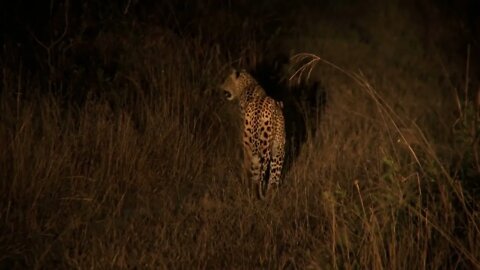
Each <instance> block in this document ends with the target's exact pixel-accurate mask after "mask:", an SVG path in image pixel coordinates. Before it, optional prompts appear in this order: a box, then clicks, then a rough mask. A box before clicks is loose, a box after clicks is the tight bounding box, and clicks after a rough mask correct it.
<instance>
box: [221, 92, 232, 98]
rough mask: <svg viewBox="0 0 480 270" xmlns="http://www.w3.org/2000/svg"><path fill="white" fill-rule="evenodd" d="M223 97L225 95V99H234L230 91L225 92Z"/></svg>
mask: <svg viewBox="0 0 480 270" xmlns="http://www.w3.org/2000/svg"><path fill="white" fill-rule="evenodd" d="M223 95H225V98H227V99H231V98H232V93H230V92H228V91H223Z"/></svg>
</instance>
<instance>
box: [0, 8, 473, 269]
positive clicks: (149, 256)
mask: <svg viewBox="0 0 480 270" xmlns="http://www.w3.org/2000/svg"><path fill="white" fill-rule="evenodd" d="M227 15H231V16H227ZM237 15H238V14H223V13H221V12H220V15H218V16H221V17H222V18H224V17H227V18H229V19H230V20H239V18H241V16H240V17H235V16H237ZM210 19H211V18H206V19H205V20H210ZM192 20H193V19H192ZM395 21H396V22H397V21H401V22H403V20H395ZM200 23H201V22H200ZM232 25H234V23H232V24H229V23H228V22H225V24H224V25H220V24H219V26H218V27H219V29H217V30H215V29H214V30H212V29H210V30H209V31H212V32H213V31H218V33H217V34H218V35H217V36H216V39H210V36H208V35H206V34H202V33H201V32H200V33H196V34H194V35H193V34H192V35H186V34H179V33H175V32H174V31H170V30H168V29H167V28H162V27H151V28H142V29H143V31H144V33H145V34H142V35H141V36H139V35H138V34H137V33H136V32H135V31H131V32H128V34H125V33H121V34H119V33H116V32H115V31H116V30H112V31H106V30H105V31H101V32H100V33H99V35H98V36H97V38H96V39H95V41H93V43H91V44H90V45H89V46H93V47H96V48H99V49H98V51H100V52H101V53H100V58H102V59H103V60H102V61H104V62H107V63H108V62H110V61H111V60H112V59H115V60H116V61H117V65H118V67H117V68H116V71H115V72H114V75H111V76H110V75H109V72H108V70H107V68H102V66H101V65H100V64H97V65H94V66H92V67H91V69H83V68H84V67H82V66H80V67H78V70H76V71H75V72H73V71H71V70H69V67H70V66H72V63H71V62H70V61H73V60H71V58H70V57H71V56H70V55H69V54H68V52H69V51H68V50H67V49H65V48H64V47H62V48H58V46H60V45H58V46H57V47H56V46H53V47H52V48H51V49H49V52H48V53H49V54H52V55H55V58H52V59H53V60H52V59H48V63H46V64H47V65H46V66H52V65H53V66H55V67H56V68H55V69H53V70H50V69H47V73H46V74H44V75H45V76H44V77H43V79H41V78H42V77H41V75H38V74H42V73H41V72H40V71H39V72H38V74H36V73H35V72H33V73H32V72H31V71H30V70H28V69H27V68H25V67H23V66H22V65H17V66H10V65H3V66H2V70H1V72H2V82H1V83H2V89H3V91H1V92H0V112H1V114H0V147H1V151H0V179H2V181H1V182H0V192H1V193H2V194H3V196H1V198H0V230H1V231H2V232H3V233H2V235H0V254H1V255H0V268H2V269H10V268H17V269H25V268H27V269H30V268H36V269H43V268H59V269H86V268H94V269H111V268H119V269H123V268H129V269H130V268H140V269H172V268H202V269H212V268H214V269H232V268H234V269H237V268H239V269H253V268H261V269H265V268H266V269H284V268H287V269H452V268H459V269H476V268H480V259H479V258H480V230H479V226H480V224H479V223H480V208H479V205H478V198H479V197H478V194H479V193H478V192H480V191H479V190H478V183H477V182H476V181H478V180H475V179H476V178H475V177H476V176H478V172H479V163H478V144H479V141H478V133H479V132H480V131H479V129H478V126H479V124H478V119H479V116H478V113H479V112H478V107H476V106H475V104H474V99H470V98H469V95H465V96H464V95H455V94H451V93H453V92H454V91H452V90H453V89H452V87H451V84H449V82H448V81H435V82H434V80H430V79H428V78H430V77H428V78H427V79H425V76H424V74H423V73H422V74H420V73H419V72H423V71H421V70H423V68H424V67H425V66H426V67H428V68H431V67H432V66H435V67H436V68H438V65H437V64H436V63H431V64H425V63H424V62H423V61H425V59H424V58H419V55H420V54H421V53H423V52H418V54H417V52H416V51H415V52H413V53H412V55H405V59H402V60H399V61H400V62H399V63H395V64H394V65H393V64H392V66H390V65H391V62H390V60H391V59H390V58H389V56H388V55H390V54H393V55H394V54H395V53H396V51H395V52H389V51H388V52H384V53H385V54H386V55H379V56H378V57H379V58H381V59H380V60H378V59H376V60H375V61H376V62H375V63H373V64H372V65H373V66H374V67H372V68H371V69H366V68H364V67H365V66H368V65H369V60H370V59H372V58H371V57H370V56H371V55H370V54H371V53H372V51H371V50H369V49H368V46H365V44H360V43H361V42H359V41H358V40H356V39H355V38H352V37H350V36H348V37H342V38H338V36H335V33H330V35H331V36H333V37H335V38H332V39H331V43H329V42H324V43H322V44H321V46H319V44H317V43H315V42H316V41H312V40H309V38H308V34H311V32H309V31H311V30H308V29H304V31H305V36H306V37H304V38H298V40H295V41H290V42H291V43H287V45H289V46H295V45H294V44H295V43H297V42H298V43H302V42H305V44H307V45H305V46H304V47H300V46H298V47H297V48H298V49H299V50H312V51H315V52H320V51H322V50H314V49H312V48H315V47H317V46H318V47H321V48H323V53H315V54H298V55H296V57H294V58H293V61H292V63H291V65H290V67H291V71H290V72H289V73H288V74H285V77H286V78H291V80H290V81H289V83H290V84H291V85H293V86H296V85H298V84H300V83H305V81H306V82H307V83H308V82H313V81H315V80H317V79H318V78H322V80H323V83H324V84H325V87H326V88H327V95H328V100H327V103H326V107H325V108H319V107H316V106H313V107H312V106H311V103H309V102H308V100H307V101H305V100H300V101H298V102H297V101H295V102H294V103H292V104H294V105H295V106H296V107H295V108H296V109H297V110H298V111H299V112H300V115H301V116H302V117H303V118H304V120H305V121H304V124H305V131H306V136H305V139H304V140H301V141H302V144H301V145H299V146H300V147H301V151H300V153H299V155H298V156H294V160H293V163H292V165H291V167H290V168H289V170H288V171H287V172H286V175H285V180H284V185H283V186H282V187H281V188H280V189H279V191H278V193H276V195H275V196H274V197H273V198H271V199H269V200H268V201H259V200H257V198H256V196H255V193H254V190H253V189H250V188H249V184H248V183H245V182H243V181H242V180H241V177H240V176H241V173H240V160H241V154H240V153H241V151H240V150H241V145H240V144H239V140H238V135H237V133H238V130H239V126H238V121H237V120H238V119H237V118H236V116H235V113H236V108H235V106H234V105H233V104H228V103H226V102H225V101H223V99H222V97H221V95H218V93H217V92H216V89H215V87H216V84H217V82H219V81H220V79H221V76H222V72H221V71H222V70H225V67H226V66H227V65H228V64H226V63H236V64H241V65H244V66H255V65H256V64H258V63H259V62H261V60H262V59H263V58H264V51H265V48H271V46H272V45H271V44H270V45H269V44H264V43H262V42H260V41H259V39H258V36H255V35H252V36H249V35H247V34H246V33H248V32H249V31H248V29H249V28H248V27H253V28H257V27H259V25H253V26H248V24H247V25H246V26H245V25H244V26H243V27H244V28H243V29H242V34H241V35H238V36H236V40H235V41H237V45H238V47H243V49H239V50H236V47H235V48H230V49H228V47H227V45H225V44H224V43H222V42H220V41H219V42H218V43H215V42H213V41H212V40H222V39H225V40H228V37H229V35H231V34H232V32H235V29H234V28H232V29H230V28H229V27H233V26H232ZM320 25H323V24H321V22H320ZM142 27H144V26H142ZM222 27H225V28H224V29H225V31H224V32H225V33H223V32H222V30H223V29H222ZM339 27H341V26H339ZM137 30H138V29H137ZM339 31H340V30H339ZM219 33H223V34H219ZM322 33H323V34H324V35H326V36H328V35H329V33H328V32H322ZM349 33H350V34H352V33H353V34H352V35H354V34H355V33H356V32H355V31H353V30H352V32H349ZM388 37H390V36H388V35H385V39H388ZM288 38H290V39H291V37H288ZM288 38H285V39H288ZM307 40H308V42H306V41H307ZM326 40H328V39H326ZM343 41H345V44H343V43H342V42H343ZM71 42H72V44H70V45H71V48H83V46H84V45H83V43H82V40H81V38H80V37H78V39H74V40H73V41H71ZM356 42H359V43H358V44H356ZM375 42H382V38H378V40H375V41H374V43H375ZM411 42H412V41H411V40H408V42H407V43H408V44H410V43H411ZM346 43H349V44H353V45H346ZM59 44H61V42H60V43H59ZM355 44H356V45H358V49H357V50H352V49H351V48H346V47H345V46H354V45H355ZM287 45H285V46H287ZM343 45H345V46H343ZM374 45H375V44H374ZM403 45H404V44H398V45H397V47H395V48H391V50H395V49H398V50H399V51H402V49H403V47H402V46H403ZM62 46H63V45H62ZM362 46H363V47H362ZM307 47H310V48H307ZM37 48H38V49H39V51H40V52H41V51H42V47H41V46H40V45H38V44H37ZM69 48H70V47H69ZM112 48H114V49H115V50H119V51H120V53H118V54H115V53H112V51H113V50H114V49H112ZM344 49H345V50H344ZM72 50H73V49H72ZM78 50H79V49H78ZM372 50H373V51H375V49H372ZM347 52H348V53H347ZM39 54H40V53H39ZM324 55H326V57H328V58H329V59H337V58H338V62H340V63H341V64H336V63H337V61H331V62H328V61H326V60H324V59H323V58H320V56H322V57H323V56H324ZM352 55H356V56H357V57H358V59H354V60H351V62H350V64H349V65H345V61H344V60H345V59H347V58H349V57H351V56H352ZM344 58H345V59H344ZM4 59H6V56H4ZM350 59H352V58H350ZM382 59H383V60H382ZM55 61H56V62H55ZM402 61H404V62H402ZM409 61H410V62H409ZM412 61H413V62H412ZM469 61H473V58H472V59H470V60H469ZM306 63H307V65H305V64H306ZM357 64H358V67H359V68H360V69H357V66H356V65H357ZM470 64H471V63H470ZM362 65H363V66H362ZM405 65H413V66H416V68H418V69H416V68H415V69H414V70H405V69H404V67H405ZM57 69H60V70H63V71H64V73H63V75H62V76H60V75H59V74H57V73H56V72H58V70H57ZM352 70H354V71H352ZM359 70H363V71H359ZM439 70H440V68H439ZM448 70H449V68H448V67H445V69H442V70H441V71H440V72H445V71H446V72H448ZM296 71H298V72H296ZM437 73H438V70H437V69H431V74H427V75H429V76H430V75H431V76H436V75H437ZM466 73H467V75H466V77H467V78H469V72H466ZM75 74H77V75H75ZM78 74H80V75H78ZM75 76H78V77H75ZM299 78H300V79H299ZM422 78H423V79H422ZM298 79H299V80H298ZM297 80H298V81H297ZM467 88H468V86H467ZM46 89H49V90H48V91H47V90H46ZM294 89H296V90H295V91H301V89H300V90H298V88H294ZM438 89H443V90H445V91H447V93H448V94H445V95H443V94H442V95H439V94H438V92H437V90H438ZM270 90H271V91H272V89H270ZM290 91H293V90H291V89H290ZM469 91H470V92H473V89H469ZM455 93H456V92H455ZM287 94H288V93H287ZM290 94H292V96H295V94H296V93H290ZM455 97H456V98H457V99H458V100H459V102H456V101H455V100H456V99H455ZM309 104H310V105H309ZM317 105H318V104H317ZM455 111H460V112H461V113H460V114H458V115H455V114H454V113H453V112H455ZM287 119H288V116H287ZM472 146H473V147H472Z"/></svg>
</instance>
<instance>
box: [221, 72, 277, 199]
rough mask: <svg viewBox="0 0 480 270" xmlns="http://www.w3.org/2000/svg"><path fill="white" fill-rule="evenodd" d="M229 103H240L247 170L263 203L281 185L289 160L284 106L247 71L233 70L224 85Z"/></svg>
mask: <svg viewBox="0 0 480 270" xmlns="http://www.w3.org/2000/svg"><path fill="white" fill-rule="evenodd" d="M221 89H222V90H223V91H225V96H226V98H227V99H228V100H239V103H240V111H241V116H242V120H243V146H244V147H243V148H244V167H245V169H246V170H247V171H248V173H249V174H250V177H251V178H252V180H253V182H254V183H255V184H256V185H258V193H259V196H260V197H261V198H262V199H263V198H265V196H266V195H267V193H268V191H269V190H270V189H271V187H272V186H274V185H275V186H277V185H278V184H279V183H280V179H281V175H282V166H283V162H284V157H285V121H284V117H283V112H282V107H283V105H282V103H281V102H279V101H275V100H274V99H272V98H271V97H269V96H268V95H267V94H266V93H265V90H264V89H263V88H262V87H261V86H260V85H259V84H258V82H257V81H256V80H255V79H254V78H253V77H252V76H251V75H250V74H249V73H247V72H246V71H245V70H241V71H238V70H232V72H231V73H230V74H229V76H228V77H227V78H226V79H225V81H224V82H223V84H222V85H221Z"/></svg>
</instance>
